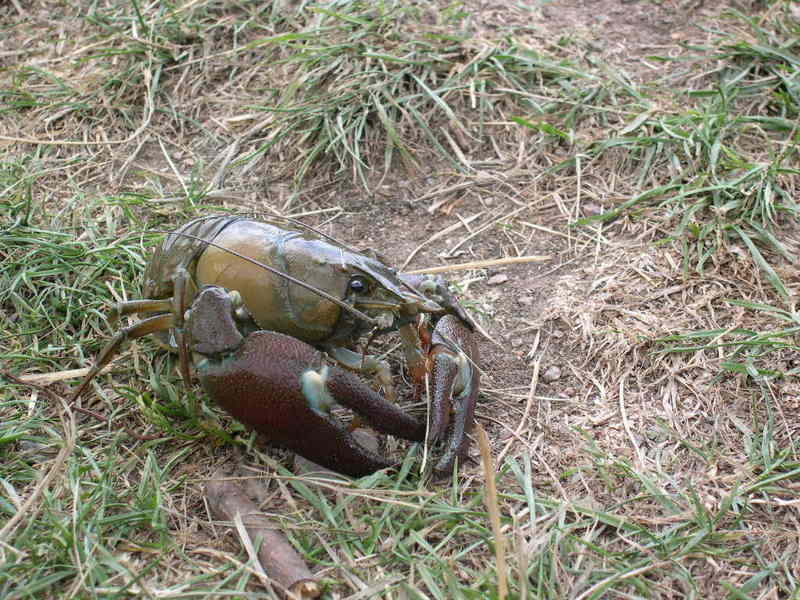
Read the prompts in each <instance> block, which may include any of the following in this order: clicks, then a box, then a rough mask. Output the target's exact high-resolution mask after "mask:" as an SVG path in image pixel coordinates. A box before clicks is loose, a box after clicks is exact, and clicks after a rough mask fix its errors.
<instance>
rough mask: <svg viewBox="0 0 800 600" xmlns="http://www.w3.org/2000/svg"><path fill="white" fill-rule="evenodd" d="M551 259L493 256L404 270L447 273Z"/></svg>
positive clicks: (537, 256) (416, 272) (419, 273)
mask: <svg viewBox="0 0 800 600" xmlns="http://www.w3.org/2000/svg"><path fill="white" fill-rule="evenodd" d="M548 260H553V257H552V256H539V255H531V256H507V257H506V258H494V259H491V260H475V261H472V262H466V263H459V264H457V265H445V266H443V267H427V268H424V269H415V270H414V271H406V273H409V274H411V275H432V274H434V273H449V272H450V271H466V270H467V269H488V268H489V267H497V266H501V265H515V264H518V263H529V262H547V261H548Z"/></svg>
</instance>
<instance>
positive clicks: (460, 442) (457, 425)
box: [427, 315, 480, 476]
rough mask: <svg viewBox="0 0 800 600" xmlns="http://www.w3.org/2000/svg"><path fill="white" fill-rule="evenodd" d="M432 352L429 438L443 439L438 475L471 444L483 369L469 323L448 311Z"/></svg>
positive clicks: (435, 335)
mask: <svg viewBox="0 0 800 600" xmlns="http://www.w3.org/2000/svg"><path fill="white" fill-rule="evenodd" d="M432 343H433V346H432V348H431V352H430V363H431V370H430V377H431V407H430V412H429V414H430V423H429V425H428V436H427V441H428V443H429V444H431V445H433V444H435V443H439V442H443V443H444V453H443V455H442V457H441V458H440V459H439V462H438V463H437V464H436V466H435V467H434V473H435V474H436V475H438V476H446V475H449V474H450V473H451V472H452V470H453V466H454V465H455V463H456V461H457V460H463V458H464V457H465V456H466V453H467V449H468V448H469V437H468V434H469V433H470V431H471V430H472V426H473V423H474V420H475V404H476V402H477V399H478V386H479V383H480V373H479V372H478V369H477V367H476V365H475V363H476V361H477V360H478V349H477V345H476V344H475V341H474V339H473V336H472V332H471V331H470V330H469V328H468V326H467V325H466V324H465V323H463V322H462V321H461V320H460V319H459V318H458V317H455V316H453V315H447V316H445V317H442V319H440V320H439V323H438V324H437V325H436V329H435V330H434V332H433V338H432Z"/></svg>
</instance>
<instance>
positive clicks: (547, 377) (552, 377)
mask: <svg viewBox="0 0 800 600" xmlns="http://www.w3.org/2000/svg"><path fill="white" fill-rule="evenodd" d="M558 379H561V367H557V366H555V365H553V366H550V367H547V369H545V372H544V373H542V381H545V382H547V383H552V382H553V381H557V380H558Z"/></svg>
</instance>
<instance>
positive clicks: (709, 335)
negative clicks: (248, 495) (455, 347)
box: [0, 0, 800, 600]
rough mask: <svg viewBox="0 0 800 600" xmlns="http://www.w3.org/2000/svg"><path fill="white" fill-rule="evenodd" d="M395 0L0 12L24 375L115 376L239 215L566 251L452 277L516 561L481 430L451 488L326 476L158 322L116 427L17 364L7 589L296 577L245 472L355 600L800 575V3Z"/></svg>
mask: <svg viewBox="0 0 800 600" xmlns="http://www.w3.org/2000/svg"><path fill="white" fill-rule="evenodd" d="M376 6H377V3H376ZM382 6H383V8H376V7H375V6H372V5H369V4H364V3H348V2H332V3H327V4H324V5H323V4H320V3H310V2H274V3H266V4H259V3H251V2H238V3H223V4H219V3H214V2H209V1H199V2H197V1H195V2H187V3H184V4H181V5H169V4H161V3H157V4H150V5H144V4H141V3H137V2H133V3H115V2H113V1H112V0H109V1H103V2H97V3H93V4H91V5H86V6H78V7H74V6H67V5H64V4H62V3H56V2H44V1H42V2H34V3H31V5H30V6H24V5H22V4H21V3H13V2H12V3H10V4H8V5H4V6H2V7H0V152H2V158H1V159H0V218H1V219H2V221H0V223H2V224H1V225H0V260H2V264H3V269H2V271H0V365H2V369H3V370H4V371H5V372H9V373H12V374H14V375H20V374H23V373H50V372H54V371H62V370H66V369H72V368H77V367H82V366H85V365H86V364H87V363H88V362H89V361H90V360H91V358H92V357H93V356H94V355H95V354H96V353H97V351H98V350H99V348H100V347H101V346H102V344H103V342H104V340H105V339H106V338H107V337H108V328H107V327H106V326H105V321H104V315H105V313H106V309H107V307H108V305H109V303H111V302H114V301H115V300H118V299H124V298H133V297H136V296H137V295H138V291H137V286H138V278H139V277H140V276H141V271H142V269H143V266H144V264H145V261H146V259H147V255H148V252H149V250H150V248H151V247H152V246H153V245H154V244H156V243H157V242H158V240H159V239H160V237H161V236H160V235H159V234H155V233H152V232H153V231H155V230H171V229H173V228H174V227H175V226H177V225H178V224H179V223H181V222H182V221H184V220H185V219H186V218H188V217H190V216H193V215H197V214H203V213H207V212H211V211H220V210H230V211H238V212H263V213H276V212H277V213H282V214H287V215H288V214H293V215H301V216H303V218H304V219H306V220H307V221H308V222H310V223H313V224H315V225H317V226H320V227H323V228H324V229H325V230H326V231H329V232H331V233H335V234H336V235H337V237H340V238H342V239H346V240H351V241H355V242H357V243H358V244H359V247H363V248H367V247H373V248H377V249H379V250H380V251H381V253H382V254H384V255H386V256H389V257H390V258H391V262H393V263H395V264H398V265H400V264H403V263H404V261H405V262H407V268H409V269H414V268H419V267H423V266H439V265H442V264H444V265H447V264H452V263H453V262H459V263H466V262H469V261H481V260H492V259H503V258H506V257H509V258H513V257H520V256H529V255H547V256H551V257H552V260H551V261H550V262H547V263H523V264H502V263H501V264H499V265H494V266H490V267H489V268H485V267H484V268H473V269H471V270H468V271H464V272H457V273H452V274H451V275H449V276H450V277H451V279H452V281H453V283H454V286H455V287H456V288H457V289H458V291H459V292H460V293H461V294H462V296H463V298H464V303H465V305H466V306H468V307H469V308H470V310H471V311H472V312H473V314H474V315H475V316H476V317H477V318H478V319H479V320H480V322H481V324H482V326H483V327H484V328H485V329H487V330H488V331H489V332H490V333H491V335H492V336H493V339H494V343H492V342H489V341H483V342H482V343H481V350H482V356H483V361H482V367H483V369H484V372H485V377H484V383H483V389H482V396H481V404H480V406H479V409H478V419H479V421H480V422H481V424H482V425H483V426H484V428H485V429H486V430H487V433H488V437H489V440H490V443H491V446H492V451H493V453H494V456H495V459H496V460H497V465H496V466H497V473H496V485H497V497H496V500H497V502H498V504H499V512H500V519H501V521H500V528H501V531H502V534H503V536H504V537H505V539H506V548H505V550H506V552H505V562H506V564H507V567H506V571H505V572H504V573H503V576H500V575H499V574H498V573H497V571H496V566H495V562H494V561H495V558H494V557H495V548H494V547H493V540H494V539H495V535H494V534H493V530H492V527H496V526H497V524H496V523H492V522H491V520H490V518H489V514H488V511H487V510H486V509H485V508H484V505H483V498H484V496H483V490H484V476H483V474H482V472H481V470H480V468H479V465H478V461H479V458H478V450H477V447H476V448H475V449H474V450H473V455H472V458H473V459H474V460H473V461H472V462H471V463H470V464H467V465H464V466H463V467H462V469H461V473H460V475H459V477H458V478H454V480H453V481H452V482H449V483H448V484H446V485H441V484H439V485H435V484H428V483H425V482H422V481H420V480H419V478H418V476H417V475H416V467H415V465H416V463H415V460H416V456H415V453H414V452H410V453H408V454H406V451H407V450H408V448H406V447H405V446H402V445H400V444H399V443H395V442H394V441H393V440H391V441H389V442H388V451H390V452H395V453H396V455H397V456H398V458H399V459H402V457H405V459H404V462H403V466H402V467H401V468H400V469H399V472H392V473H388V474H386V473H379V474H376V475H375V476H372V477H367V478H364V479H361V480H356V481H346V482H340V481H331V480H327V479H325V478H314V477H308V476H296V475H295V474H293V473H292V472H291V471H290V470H289V469H287V467H286V465H287V464H289V462H288V460H287V457H286V456H285V454H284V453H281V452H277V451H270V452H269V453H268V454H265V453H264V448H263V446H262V445H260V444H256V443H254V442H255V440H254V439H253V438H252V437H250V436H249V435H248V434H246V433H245V432H243V431H242V430H241V428H237V427H236V425H235V424H232V423H231V422H230V421H229V420H228V419H226V418H225V417H224V416H222V415H220V414H219V413H218V412H217V411H216V410H215V409H214V408H213V407H212V406H208V405H207V404H205V403H204V402H202V401H201V402H199V404H200V407H201V411H202V412H201V414H199V415H198V414H195V413H193V412H192V411H191V407H192V406H193V405H194V404H195V403H196V402H197V401H198V400H200V399H201V394H200V392H199V390H198V389H194V388H192V389H187V388H185V387H184V386H183V385H182V384H181V382H180V380H179V378H178V377H177V376H176V375H175V372H174V365H173V364H172V362H171V361H170V360H169V359H168V358H165V357H163V356H162V355H161V354H160V353H158V352H157V351H156V350H155V349H154V346H153V345H152V344H150V343H149V342H146V341H144V342H140V343H136V344H131V347H130V349H129V350H128V351H126V354H125V355H124V357H123V358H122V359H121V360H119V361H118V362H117V365H116V366H115V367H114V368H113V369H112V371H111V373H110V374H109V375H104V376H103V377H102V378H100V379H99V380H98V381H97V382H96V384H95V386H94V391H95V396H94V397H93V398H94V399H87V400H86V401H85V402H86V404H85V405H84V406H83V408H85V409H90V410H92V411H94V412H97V413H101V414H102V415H104V416H105V417H107V419H108V420H107V421H99V420H97V419H94V418H92V417H91V416H88V415H86V414H77V413H75V412H74V411H73V410H72V409H69V408H64V407H63V406H62V404H61V402H59V401H58V396H59V395H65V394H66V392H67V391H68V388H67V386H66V385H65V382H56V383H53V384H51V385H49V386H48V388H47V389H48V390H50V391H49V392H46V391H44V390H43V389H41V388H37V387H28V386H24V385H20V384H19V383H18V382H17V381H16V380H13V379H11V378H5V379H3V387H2V388H0V390H2V391H0V453H1V455H2V456H3V461H2V465H3V466H2V468H0V484H1V485H2V493H0V514H2V518H3V521H4V525H0V557H2V560H0V563H1V564H2V566H0V596H3V597H9V598H33V597H35V598H41V597H62V598H66V597H80V598H94V597H103V598H105V597H111V596H119V595H128V596H135V597H148V598H152V597H159V598H172V597H185V596H187V595H196V596H202V597H228V596H237V597H251V596H252V597H255V596H256V595H257V594H263V593H265V592H264V590H263V588H262V587H261V585H260V583H259V580H258V579H257V577H255V576H254V575H253V570H252V568H251V566H250V565H249V564H248V563H247V558H246V555H245V553H244V552H242V551H241V550H240V549H238V548H237V547H236V544H235V543H234V542H233V540H232V539H229V538H227V537H224V535H223V534H222V533H221V532H222V530H221V529H219V528H217V527H216V525H215V523H214V522H213V521H212V520H210V518H209V517H208V514H207V512H206V510H205V507H204V506H203V503H202V494H201V490H202V486H203V483H204V480H205V478H206V477H208V476H210V475H211V474H212V473H213V472H215V471H216V470H217V469H218V468H219V467H220V466H221V465H226V466H229V467H231V468H232V469H236V470H237V471H238V473H239V474H240V475H242V477H244V478H245V481H247V482H249V483H248V485H250V486H251V488H252V489H251V490H250V491H251V492H252V493H253V495H255V496H257V497H258V498H259V500H260V503H261V508H262V510H264V511H265V513H266V514H268V515H270V516H271V517H272V518H273V519H274V520H275V522H276V523H277V524H278V525H279V526H281V527H282V528H283V529H284V530H285V531H286V532H287V534H288V536H289V538H290V540H291V541H292V543H293V544H294V545H295V547H296V548H297V549H298V550H299V551H300V552H301V553H302V554H303V555H304V556H305V557H306V559H307V560H308V561H309V563H310V564H311V565H312V567H313V568H314V569H315V570H316V571H317V573H318V575H319V576H320V577H321V578H322V579H323V580H324V582H325V584H326V588H327V592H326V594H327V595H328V597H331V598H369V597H380V598H484V597H497V594H498V591H497V588H498V584H499V581H500V580H501V579H502V580H503V581H507V583H508V587H509V592H510V596H509V597H518V598H528V597H530V598H580V599H581V600H583V599H588V598H643V597H647V598H664V599H667V598H704V599H705V598H708V599H711V598H737V599H739V598H753V599H756V598H759V599H772V598H798V592H797V590H798V587H799V586H798V583H797V573H798V572H800V564H798V558H797V557H798V556H800V548H798V539H800V537H799V536H798V530H800V522H799V521H798V502H800V501H799V500H798V498H799V497H800V496H799V490H800V488H799V487H798V481H800V460H798V456H797V448H798V441H797V439H796V438H797V435H798V428H799V427H800V425H799V423H798V418H797V415H798V414H800V412H799V410H798V409H800V384H798V379H797V375H798V373H799V372H800V363H799V362H798V356H799V355H798V341H797V339H798V338H797V333H798V331H800V329H798V327H800V320H799V318H798V313H797V310H796V302H797V297H798V292H800V284H799V283H798V282H800V273H798V267H797V263H796V258H795V257H796V255H797V251H798V248H800V236H798V225H797V212H796V211H797V206H796V198H797V181H798V174H800V170H799V169H800V164H798V163H800V160H798V155H797V149H796V147H797V144H796V142H797V139H798V137H797V135H798V132H797V128H796V122H797V113H798V106H800V101H799V100H798V87H797V81H798V79H797V78H798V76H799V75H798V73H800V59H798V58H797V57H798V49H797V42H796V39H797V37H798V27H799V26H798V16H797V11H796V7H795V6H794V5H793V4H792V3H787V2H779V1H774V2H766V3H761V2H754V3H750V4H746V5H742V6H739V7H738V8H737V10H738V11H739V12H738V13H737V12H736V11H733V12H732V11H731V10H729V7H728V6H727V4H726V3H721V2H708V1H707V2H705V3H700V4H699V5H698V6H695V5H687V4H686V3H684V4H679V3H675V2H670V1H668V2H661V3H654V2H634V3H622V2H617V1H616V0H603V1H601V2H596V3H591V5H589V4H588V3H584V2H580V1H579V0H560V1H559V2H555V3H552V4H548V5H546V6H539V5H533V4H532V3H530V5H527V4H523V3H517V4H515V5H514V6H503V7H502V8H497V7H494V6H488V5H487V4H486V3H482V2H481V3H473V2H466V3H464V4H463V5H452V4H447V3H444V4H441V5H439V6H438V9H439V10H433V8H432V6H431V5H430V4H429V3H392V2H387V3H384V4H383V5H382ZM726 86H727V87H726ZM337 128H338V129H337ZM443 230H446V231H447V233H444V234H440V232H441V231H443ZM407 258H408V259H409V260H406V259H407ZM499 274H500V275H506V276H507V279H505V280H503V278H502V277H500V278H492V276H493V275H499ZM498 344H499V346H500V347H498ZM53 394H55V396H53ZM73 423H74V425H73ZM73 427H74V429H75V433H74V444H75V446H74V449H72V448H71V444H72V441H71V440H73V433H72V432H73ZM132 433H133V435H132ZM15 515H18V516H15ZM267 593H270V592H267Z"/></svg>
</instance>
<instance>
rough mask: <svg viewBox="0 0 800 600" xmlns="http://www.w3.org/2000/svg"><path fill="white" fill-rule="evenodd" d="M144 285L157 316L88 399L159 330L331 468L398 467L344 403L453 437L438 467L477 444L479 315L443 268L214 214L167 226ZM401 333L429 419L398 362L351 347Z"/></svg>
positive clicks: (236, 411)
mask: <svg viewBox="0 0 800 600" xmlns="http://www.w3.org/2000/svg"><path fill="white" fill-rule="evenodd" d="M143 293H144V296H145V299H142V300H134V301H130V302H122V303H120V304H119V305H117V308H116V313H117V314H118V315H125V314H133V313H136V314H140V315H143V317H144V318H142V320H140V321H138V322H136V323H134V324H133V325H131V326H130V327H126V328H124V329H121V330H120V331H119V332H117V334H116V335H115V336H114V337H113V338H112V339H111V341H110V342H109V343H108V345H106V347H105V348H104V349H103V350H102V352H101V353H100V355H99V356H98V358H97V360H96V362H95V364H94V366H93V367H92V369H91V370H90V372H89V374H88V375H87V376H86V378H85V379H84V380H83V381H82V382H81V384H80V385H79V386H78V388H77V389H76V390H75V392H74V394H73V397H74V398H77V397H78V396H80V394H81V393H83V391H84V390H85V389H86V387H87V386H88V385H89V383H90V382H91V380H92V378H93V377H94V376H95V375H96V374H97V372H98V371H99V370H100V369H102V368H103V367H104V366H105V365H106V364H108V363H109V362H110V361H111V359H112V358H113V357H114V356H115V355H116V354H117V352H118V351H119V349H120V347H121V345H122V344H123V343H124V342H125V341H126V340H129V339H134V338H137V337H141V336H145V335H149V334H154V335H155V336H156V338H157V340H158V342H159V343H160V345H162V346H164V347H166V348H168V349H169V350H172V351H174V352H177V353H178V354H179V357H180V367H181V373H182V375H183V377H184V379H186V380H187V381H188V378H189V365H190V364H192V365H194V369H195V372H196V373H197V376H198V377H199V379H200V382H201V384H202V385H203V388H204V389H205V390H206V392H207V393H208V394H209V396H210V397H211V398H212V399H213V400H214V401H215V402H217V403H218V404H219V405H220V406H222V407H223V408H224V409H225V410H227V411H228V412H229V413H230V414H231V415H233V416H234V417H235V418H237V419H238V420H239V421H241V422H242V423H244V424H245V425H247V426H249V427H251V428H253V429H255V430H257V431H259V432H261V433H263V434H265V435H266V436H267V437H269V438H270V439H271V440H273V441H275V442H276V443H279V444H281V445H283V446H285V447H287V448H289V449H290V450H293V451H294V452H297V453H298V454H300V455H301V456H304V457H305V458H308V459H310V460H312V461H314V462H316V463H318V464H320V465H322V466H325V467H328V468H330V469H333V470H336V471H339V472H342V473H345V474H348V475H353V476H361V475H365V474H368V473H371V472H373V471H375V470H377V469H381V468H384V467H388V466H391V464H392V463H391V462H390V461H388V460H387V459H386V458H385V457H383V456H381V455H379V454H377V453H375V452H371V451H369V450H367V449H366V448H364V447H363V446H361V445H360V444H359V443H358V442H357V441H356V439H355V438H354V436H352V435H351V431H350V428H349V427H348V426H346V425H344V424H343V423H342V422H341V421H339V420H338V419H337V418H336V417H335V416H334V415H333V413H332V407H333V406H334V405H337V404H338V405H342V406H345V407H347V408H349V409H351V410H353V411H354V412H355V413H356V415H357V416H358V419H359V420H360V421H362V422H365V423H366V424H369V425H370V426H372V427H374V428H375V429H377V430H378V431H380V432H383V433H387V434H390V435H394V436H398V437H402V438H404V439H408V440H413V441H423V440H425V439H426V436H427V442H428V443H430V444H439V443H441V444H442V446H443V448H444V450H443V453H442V456H441V458H440V459H439V461H438V463H437V464H436V466H435V467H434V471H435V472H436V473H438V474H447V473H449V472H451V471H452V468H453V465H454V464H455V462H456V460H458V459H459V458H463V456H464V455H465V453H466V450H467V446H468V437H467V435H468V433H469V431H470V429H471V426H472V423H473V419H474V410H475V402H476V399H477V396H478V385H479V375H478V368H477V365H476V363H477V361H478V353H477V348H476V344H475V341H474V339H473V335H472V334H473V330H474V325H473V323H472V321H471V320H470V318H469V316H468V315H467V313H466V312H465V311H464V309H463V308H462V307H461V306H459V305H458V303H457V302H456V301H455V298H454V297H453V296H452V294H450V292H449V290H448V289H447V286H446V284H445V282H444V280H443V279H441V278H440V277H431V276H426V275H422V276H420V275H410V274H402V273H398V272H397V271H395V270H394V269H392V268H390V267H388V266H387V265H385V264H384V263H383V262H381V261H380V260H378V259H377V258H375V257H374V256H371V255H369V254H366V253H359V252H356V251H354V250H352V249H350V248H348V247H347V246H346V245H344V244H342V243H341V242H338V241H337V240H335V239H333V238H330V237H328V236H325V235H324V234H322V233H320V232H318V231H316V230H314V229H312V228H311V227H309V226H307V225H304V224H302V223H299V222H296V221H291V220H286V222H285V223H284V222H282V221H280V220H278V219H275V220H272V221H269V222H267V221H255V220H251V219H247V218H242V217H234V216H211V217H203V218H199V219H195V220H193V221H190V222H189V223H187V224H185V225H184V226H183V227H181V228H180V229H178V230H177V231H175V232H173V233H170V234H169V235H167V237H166V238H165V240H164V241H163V242H162V244H161V245H160V246H159V247H158V248H157V249H156V252H155V254H154V256H153V258H152V260H151V261H150V263H149V264H148V266H147V269H146V270H145V275H144V285H143ZM395 330H396V331H398V332H399V334H400V338H401V340H402V346H403V353H404V356H405V359H406V363H407V370H408V372H409V374H410V376H411V379H412V380H413V381H414V383H415V390H416V393H417V395H419V391H420V390H421V389H422V388H423V384H424V381H425V379H426V377H429V378H430V389H431V410H430V415H429V417H428V420H427V422H425V421H421V420H418V419H416V418H415V417H413V416H412V415H409V414H408V413H406V412H404V411H403V410H402V409H400V408H399V407H398V406H397V405H396V404H395V403H394V402H393V400H394V398H395V392H394V388H393V384H392V376H391V372H390V370H389V367H388V364H387V363H386V362H385V361H382V360H379V359H378V358H377V357H374V356H370V355H367V354H364V353H361V352H356V351H354V350H352V349H350V347H351V346H353V345H355V344H356V342H357V341H358V340H359V338H361V337H362V336H369V339H372V337H374V336H376V335H379V334H381V333H385V332H388V331H395ZM362 377H364V378H367V379H370V378H374V379H375V380H376V381H377V383H378V384H379V385H380V386H382V387H383V389H384V394H385V397H384V396H382V395H380V394H379V393H377V392H376V391H375V390H373V389H372V387H370V385H368V384H367V383H366V382H365V381H364V379H362ZM451 421H452V422H451ZM426 432H427V433H426Z"/></svg>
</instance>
